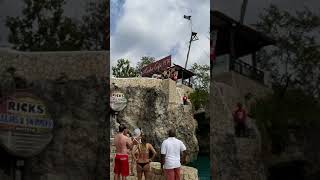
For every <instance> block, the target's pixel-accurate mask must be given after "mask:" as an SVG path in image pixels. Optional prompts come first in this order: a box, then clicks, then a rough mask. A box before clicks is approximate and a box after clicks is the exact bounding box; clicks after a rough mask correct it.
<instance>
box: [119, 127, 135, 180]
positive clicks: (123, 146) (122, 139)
mask: <svg viewBox="0 0 320 180" xmlns="http://www.w3.org/2000/svg"><path fill="white" fill-rule="evenodd" d="M127 134H128V129H127V127H126V126H125V125H123V124H121V125H120V126H119V133H118V134H117V135H116V136H115V138H114V144H115V146H116V156H115V163H114V180H118V179H119V180H120V174H121V176H122V180H125V179H126V177H127V176H129V156H128V153H129V150H131V149H132V147H133V145H135V144H136V143H135V142H132V140H131V139H130V138H129V137H128V136H127Z"/></svg>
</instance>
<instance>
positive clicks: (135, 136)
mask: <svg viewBox="0 0 320 180" xmlns="http://www.w3.org/2000/svg"><path fill="white" fill-rule="evenodd" d="M132 141H133V142H135V143H136V144H140V143H141V130H140V129H139V128H137V129H135V130H134V131H133V137H132ZM136 146H137V145H134V146H133V148H132V152H131V156H132V158H133V159H132V161H131V165H130V171H131V172H130V173H131V176H133V175H134V173H133V166H134V164H136V162H135V155H134V154H135V151H134V150H135V148H136Z"/></svg>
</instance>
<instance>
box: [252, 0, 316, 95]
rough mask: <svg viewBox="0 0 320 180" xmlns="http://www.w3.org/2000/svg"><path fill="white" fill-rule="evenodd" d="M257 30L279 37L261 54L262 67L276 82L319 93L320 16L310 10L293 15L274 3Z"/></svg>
mask: <svg viewBox="0 0 320 180" xmlns="http://www.w3.org/2000/svg"><path fill="white" fill-rule="evenodd" d="M256 27H257V30H259V31H261V32H264V33H265V34H267V35H268V36H271V37H272V38H273V39H275V40H276V42H277V44H276V46H274V47H272V48H269V49H264V50H261V51H260V52H259V53H258V57H257V58H258V63H259V65H260V68H262V69H264V70H268V71H270V72H271V76H272V80H273V83H274V84H275V85H276V86H277V87H281V89H282V94H284V93H285V91H286V90H287V89H288V88H300V89H303V90H304V91H306V92H307V93H308V94H312V95H314V96H319V92H320V91H319V90H320V64H319V61H320V48H319V47H320V46H319V39H317V37H318V36H319V33H320V31H319V30H320V17H319V15H317V14H315V13H313V12H312V11H310V10H309V9H307V8H305V9H304V10H302V11H296V12H295V14H291V13H289V12H288V11H285V10H280V9H279V8H277V7H276V6H274V5H271V6H270V7H269V8H267V9H265V11H264V13H263V14H261V15H260V19H259V21H258V23H257V24H256Z"/></svg>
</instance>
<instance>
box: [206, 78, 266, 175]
mask: <svg viewBox="0 0 320 180" xmlns="http://www.w3.org/2000/svg"><path fill="white" fill-rule="evenodd" d="M211 91H212V92H211V93H212V94H211V99H212V100H213V103H212V107H210V108H212V109H213V111H212V114H211V119H210V121H211V122H210V127H211V140H210V141H211V142H210V144H211V154H210V156H211V158H212V160H213V161H212V162H213V172H212V174H213V178H214V179H218V180H248V179H252V180H264V179H266V174H265V170H264V165H263V163H262V161H261V149H260V147H261V137H260V134H259V131H258V130H257V127H256V125H255V123H254V120H252V119H250V118H248V120H247V126H248V128H249V130H250V136H249V137H248V138H238V137H236V136H235V133H234V123H233V118H232V110H233V107H234V106H235V104H236V103H237V102H243V101H244V100H243V99H242V97H241V96H240V94H239V91H237V89H236V88H233V87H232V86H229V85H227V84H224V83H215V84H214V85H213V88H212V89H211Z"/></svg>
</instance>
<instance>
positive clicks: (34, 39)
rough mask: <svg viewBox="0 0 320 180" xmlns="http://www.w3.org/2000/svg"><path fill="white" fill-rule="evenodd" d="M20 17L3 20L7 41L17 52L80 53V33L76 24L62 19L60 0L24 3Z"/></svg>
mask: <svg viewBox="0 0 320 180" xmlns="http://www.w3.org/2000/svg"><path fill="white" fill-rule="evenodd" d="M24 2H25V7H24V9H23V10H22V16H21V17H7V19H6V25H7V27H8V28H9V29H10V34H9V42H10V43H12V44H13V45H14V48H15V49H17V50H23V51H39V50H43V51H56V50H80V49H81V48H82V45H83V40H84V37H83V34H82V32H81V30H80V28H79V26H78V25H77V23H76V22H75V21H74V20H72V19H71V18H68V17H65V16H63V5H64V4H65V1H64V0H42V1H35V0H24Z"/></svg>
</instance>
